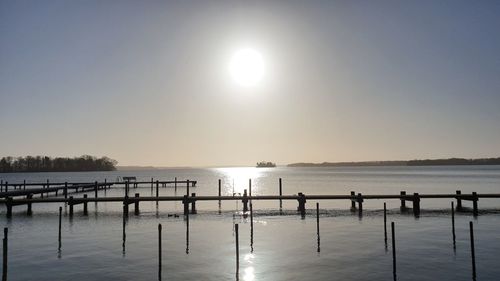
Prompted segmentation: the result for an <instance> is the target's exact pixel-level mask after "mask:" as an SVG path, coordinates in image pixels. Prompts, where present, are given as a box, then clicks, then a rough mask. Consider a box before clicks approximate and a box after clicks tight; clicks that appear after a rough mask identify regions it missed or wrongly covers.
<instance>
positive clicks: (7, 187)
mask: <svg viewBox="0 0 500 281" xmlns="http://www.w3.org/2000/svg"><path fill="white" fill-rule="evenodd" d="M7 191H9V182H8V181H6V182H5V192H7Z"/></svg>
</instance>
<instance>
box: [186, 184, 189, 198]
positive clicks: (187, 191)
mask: <svg viewBox="0 0 500 281" xmlns="http://www.w3.org/2000/svg"><path fill="white" fill-rule="evenodd" d="M186 194H187V196H189V180H186Z"/></svg>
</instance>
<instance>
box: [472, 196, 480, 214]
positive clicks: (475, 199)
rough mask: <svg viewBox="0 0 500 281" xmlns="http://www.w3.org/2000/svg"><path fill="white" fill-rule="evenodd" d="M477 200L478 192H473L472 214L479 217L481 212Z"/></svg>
mask: <svg viewBox="0 0 500 281" xmlns="http://www.w3.org/2000/svg"><path fill="white" fill-rule="evenodd" d="M477 201H478V197H477V192H472V214H473V215H474V216H475V217H477V215H478V213H479V212H478V209H477Z"/></svg>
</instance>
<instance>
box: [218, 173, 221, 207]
mask: <svg viewBox="0 0 500 281" xmlns="http://www.w3.org/2000/svg"><path fill="white" fill-rule="evenodd" d="M221 187H222V182H221V179H219V193H218V194H219V198H220V196H221V194H222V188H221ZM219 205H220V199H219Z"/></svg>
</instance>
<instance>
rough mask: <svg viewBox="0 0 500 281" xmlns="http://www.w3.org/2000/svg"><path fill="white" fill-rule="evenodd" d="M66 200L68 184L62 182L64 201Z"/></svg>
mask: <svg viewBox="0 0 500 281" xmlns="http://www.w3.org/2000/svg"><path fill="white" fill-rule="evenodd" d="M67 198H68V182H64V199H67Z"/></svg>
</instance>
